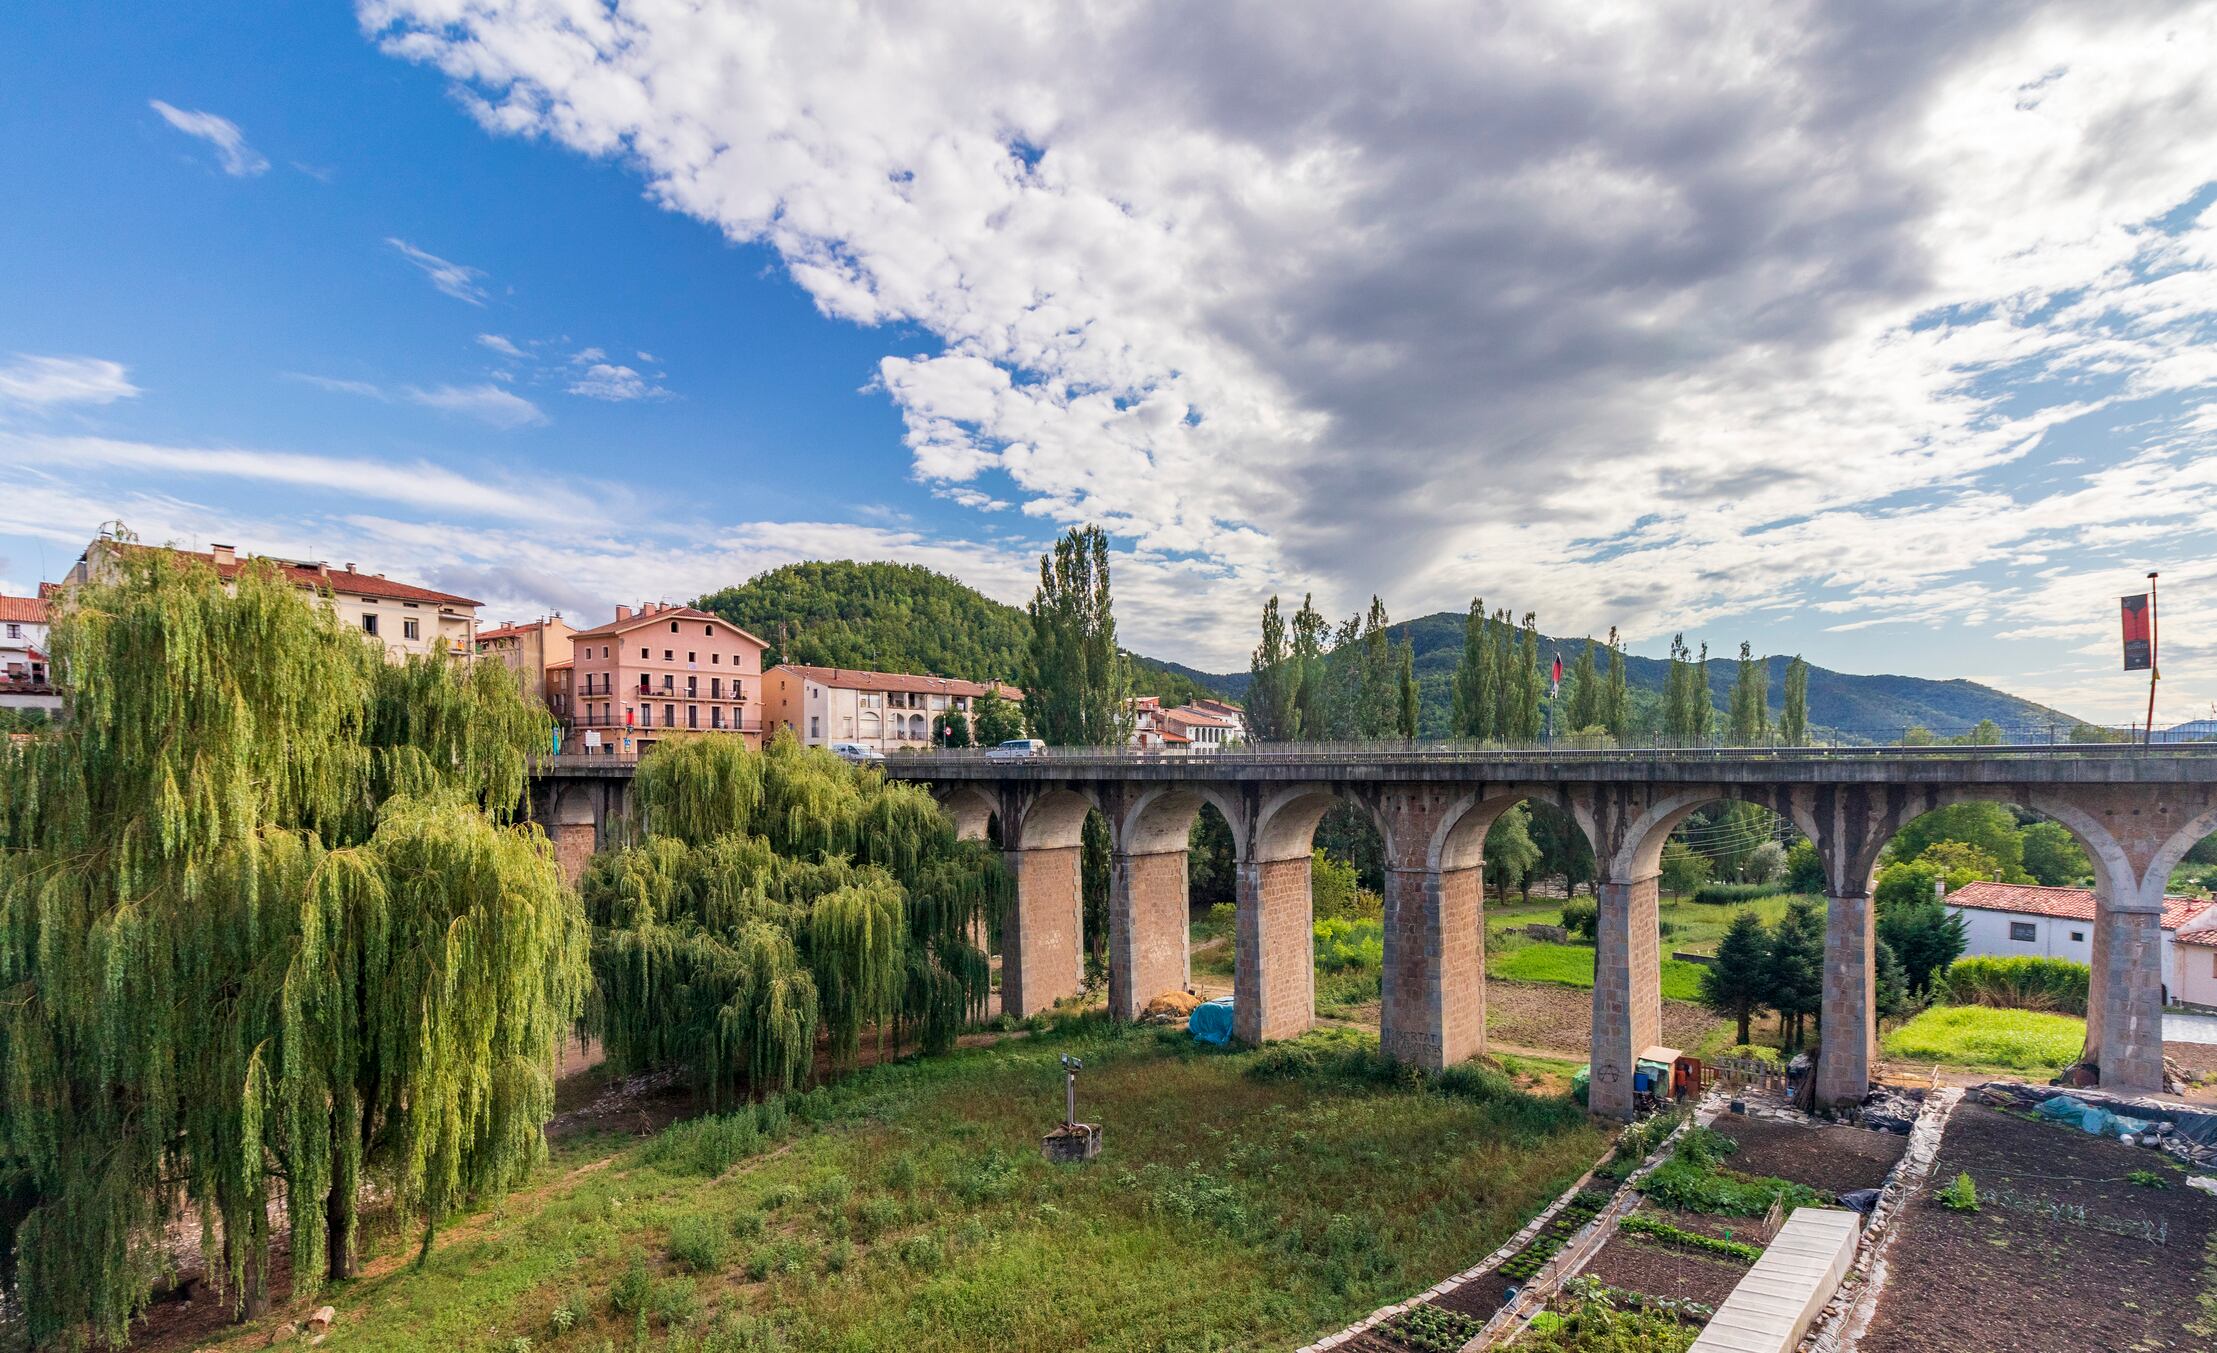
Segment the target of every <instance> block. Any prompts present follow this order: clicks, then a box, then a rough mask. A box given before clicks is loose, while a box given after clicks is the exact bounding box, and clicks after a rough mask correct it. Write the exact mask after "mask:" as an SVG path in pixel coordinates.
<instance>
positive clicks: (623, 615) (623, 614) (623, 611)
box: [616, 602, 631, 620]
mask: <svg viewBox="0 0 2217 1353" xmlns="http://www.w3.org/2000/svg"><path fill="white" fill-rule="evenodd" d="M616 618H617V619H618V620H629V619H631V608H630V607H629V606H626V605H624V604H622V603H621V602H618V603H617V605H616Z"/></svg>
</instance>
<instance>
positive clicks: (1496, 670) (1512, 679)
mask: <svg viewBox="0 0 2217 1353" xmlns="http://www.w3.org/2000/svg"><path fill="white" fill-rule="evenodd" d="M1491 625H1492V630H1491V632H1492V636H1493V677H1494V686H1493V735H1494V736H1495V737H1497V738H1502V739H1510V738H1516V737H1519V736H1522V734H1521V732H1520V730H1521V729H1522V728H1523V727H1524V720H1523V718H1522V717H1521V716H1520V715H1519V713H1518V711H1517V699H1518V696H1519V695H1520V694H1521V693H1522V691H1523V683H1522V682H1521V681H1520V680H1519V678H1518V676H1517V668H1516V650H1517V633H1516V622H1515V620H1514V619H1513V618H1512V617H1511V616H1510V614H1509V608H1508V607H1506V606H1503V607H1499V608H1497V609H1496V610H1495V611H1494V613H1493V620H1492V622H1491Z"/></svg>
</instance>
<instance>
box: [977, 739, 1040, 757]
mask: <svg viewBox="0 0 2217 1353" xmlns="http://www.w3.org/2000/svg"><path fill="white" fill-rule="evenodd" d="M1046 754H1047V744H1046V743H1044V742H1041V741H1040V740H1039V739H1038V738H1010V739H1009V740H1008V741H1006V742H1004V743H1001V744H1000V745H999V746H997V747H995V748H994V749H993V750H991V751H989V752H987V753H986V754H985V759H986V760H988V761H1023V760H1026V759H1028V758H1031V757H1035V756H1045V755H1046Z"/></svg>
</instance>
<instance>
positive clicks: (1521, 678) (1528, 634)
mask: <svg viewBox="0 0 2217 1353" xmlns="http://www.w3.org/2000/svg"><path fill="white" fill-rule="evenodd" d="M1516 680H1517V686H1516V735H1517V736H1518V737H1520V738H1523V739H1524V740H1525V741H1526V742H1534V741H1537V740H1538V738H1539V736H1540V729H1541V728H1542V727H1543V726H1544V725H1543V722H1542V719H1543V716H1542V714H1541V712H1540V686H1541V682H1542V678H1541V676H1540V621H1539V616H1538V614H1537V613H1536V612H1532V611H1526V612H1525V613H1524V625H1523V628H1522V631H1521V633H1520V634H1519V635H1518V639H1517V677H1516Z"/></svg>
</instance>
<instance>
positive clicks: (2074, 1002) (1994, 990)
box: [1937, 956, 2091, 1015]
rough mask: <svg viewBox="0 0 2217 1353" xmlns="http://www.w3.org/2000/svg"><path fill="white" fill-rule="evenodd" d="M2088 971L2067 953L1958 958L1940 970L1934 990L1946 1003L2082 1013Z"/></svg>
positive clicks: (2084, 1007)
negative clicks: (2045, 955) (1945, 968)
mask: <svg viewBox="0 0 2217 1353" xmlns="http://www.w3.org/2000/svg"><path fill="white" fill-rule="evenodd" d="M2090 971H2091V970H2090V969H2088V967H2087V966H2086V965H2085V964H2084V963H2073V962H2072V961H2071V960H2069V959H2067V958H2033V957H2030V956H2026V957H2020V958H1984V957H1980V958H1959V959H1957V960H1955V962H1953V963H1951V964H1949V965H1948V970H1947V971H1946V972H1945V973H1942V974H1941V975H1940V979H1939V983H1938V984H1937V985H1938V993H1937V994H1938V995H1939V998H1940V1000H1941V1001H1942V1003H1944V1004H1947V1005H1990V1006H1995V1007H1997V1008H2000V1009H2003V1010H2055V1011H2061V1012H2062V1013H2064V1014H2067V1015H2083V1014H2085V1013H2086V986H2087V981H2088V978H2089V976H2090Z"/></svg>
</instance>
